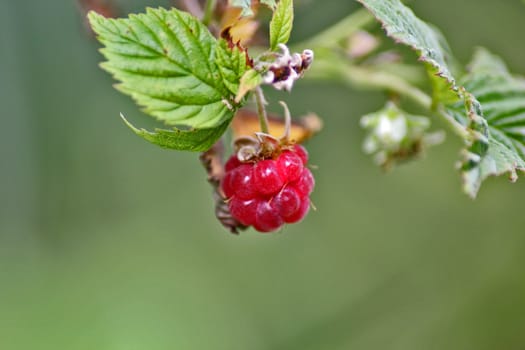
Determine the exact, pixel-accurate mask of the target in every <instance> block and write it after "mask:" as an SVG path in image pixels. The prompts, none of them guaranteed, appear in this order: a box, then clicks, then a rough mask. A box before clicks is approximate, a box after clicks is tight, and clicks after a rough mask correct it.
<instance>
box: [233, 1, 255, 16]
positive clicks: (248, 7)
mask: <svg viewBox="0 0 525 350" xmlns="http://www.w3.org/2000/svg"><path fill="white" fill-rule="evenodd" d="M229 4H230V6H233V7H240V8H241V9H242V12H241V17H248V16H253V10H252V2H251V0H229Z"/></svg>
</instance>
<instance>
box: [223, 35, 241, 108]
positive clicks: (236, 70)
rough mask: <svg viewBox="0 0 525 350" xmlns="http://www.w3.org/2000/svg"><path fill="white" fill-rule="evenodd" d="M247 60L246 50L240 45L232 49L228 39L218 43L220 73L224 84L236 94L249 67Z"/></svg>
mask: <svg viewBox="0 0 525 350" xmlns="http://www.w3.org/2000/svg"><path fill="white" fill-rule="evenodd" d="M247 60H248V57H247V54H246V50H242V49H240V48H239V47H238V46H234V47H233V48H232V49H230V48H229V46H228V43H227V42H226V40H223V39H221V40H219V42H218V45H217V65H218V67H219V73H220V75H221V77H222V81H223V83H224V85H225V86H226V88H227V89H228V90H229V92H230V93H231V94H232V95H234V96H235V95H236V94H237V92H238V91H239V84H240V81H241V77H242V76H243V75H244V73H245V72H246V69H247V68H248V66H247ZM235 102H237V103H238V102H239V101H237V100H236V101H235Z"/></svg>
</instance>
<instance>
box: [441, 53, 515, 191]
mask: <svg viewBox="0 0 525 350" xmlns="http://www.w3.org/2000/svg"><path fill="white" fill-rule="evenodd" d="M461 83H462V85H463V86H464V89H465V90H466V91H468V92H465V101H466V102H465V105H466V109H467V112H468V113H467V115H468V118H469V119H468V130H469V132H470V133H471V135H472V137H471V140H470V141H469V143H468V147H467V148H466V149H465V150H464V151H463V152H462V155H463V158H462V160H461V173H462V178H463V188H464V190H465V192H467V194H469V195H470V196H471V197H475V196H476V194H477V192H478V190H479V188H480V186H481V183H482V182H483V180H485V179H486V178H487V177H488V176H498V175H502V174H504V173H509V175H510V179H511V180H512V181H515V180H516V179H517V174H516V171H517V170H520V171H525V80H523V79H522V78H516V77H514V76H512V75H511V74H510V73H509V72H508V70H507V68H506V66H505V64H504V63H503V61H502V60H501V59H500V58H499V57H497V56H494V55H492V54H491V53H489V52H488V51H486V50H484V49H478V51H476V53H475V55H474V58H473V60H472V63H471V64H470V72H469V74H468V75H466V76H465V77H464V78H463V79H462V80H461ZM457 107H458V106H457V105H454V106H451V108H450V109H453V110H457Z"/></svg>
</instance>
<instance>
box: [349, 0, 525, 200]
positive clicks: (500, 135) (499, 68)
mask: <svg viewBox="0 0 525 350" xmlns="http://www.w3.org/2000/svg"><path fill="white" fill-rule="evenodd" d="M359 1H360V2H361V3H362V4H363V5H364V6H365V7H366V8H368V10H369V11H370V12H372V14H373V15H374V16H375V17H376V18H377V19H378V20H379V21H380V22H381V23H382V24H383V27H384V29H385V30H386V32H387V35H388V36H390V37H392V38H393V39H394V40H396V42H399V43H402V44H405V45H408V46H410V47H412V48H413V49H414V50H415V51H416V52H417V53H418V55H419V59H420V60H421V61H423V62H424V63H425V66H426V68H427V71H428V73H429V75H430V77H431V82H432V86H433V95H434V108H436V110H439V109H440V107H439V105H444V106H445V109H446V113H447V114H448V115H449V116H451V117H452V118H453V119H454V120H455V121H456V122H457V128H458V130H459V131H460V132H459V133H460V134H462V136H464V137H465V138H466V139H465V142H466V143H467V147H466V149H464V150H463V151H462V159H461V160H460V169H461V174H462V178H463V189H464V191H465V192H466V193H467V194H468V195H470V196H471V197H475V196H476V194H477V192H478V190H479V188H480V186H481V183H482V182H483V180H485V179H486V178H487V177H488V176H498V175H502V174H504V173H509V174H510V179H511V180H513V181H514V180H516V179H517V174H516V172H517V170H521V171H524V170H525V82H524V80H523V79H520V78H516V77H513V76H512V75H511V74H510V73H509V72H508V70H507V68H506V67H505V64H504V63H503V62H502V61H501V59H499V58H497V57H496V56H494V55H492V54H490V53H488V52H487V51H485V50H478V51H477V53H476V55H475V57H474V59H473V61H472V63H471V65H470V73H469V74H467V75H466V76H465V77H464V78H463V79H462V80H461V81H460V82H457V81H456V79H455V78H454V76H453V74H452V68H451V67H452V66H453V65H454V61H453V60H452V55H451V54H450V50H449V49H448V45H447V43H446V41H445V40H444V38H443V36H442V35H441V34H440V33H439V32H438V31H437V30H436V29H434V28H433V27H431V26H430V25H428V24H426V23H425V22H423V21H421V20H420V19H418V18H417V17H416V16H415V15H414V13H413V12H412V11H411V10H410V9H409V8H407V7H405V6H404V5H403V4H402V3H401V2H400V1H399V0H359Z"/></svg>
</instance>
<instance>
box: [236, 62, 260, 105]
mask: <svg viewBox="0 0 525 350" xmlns="http://www.w3.org/2000/svg"><path fill="white" fill-rule="evenodd" d="M261 82H262V76H261V73H259V72H258V71H256V70H255V69H250V70H247V71H246V73H244V75H243V76H242V78H241V85H240V87H239V92H238V93H237V96H236V97H235V101H236V102H239V101H241V100H242V98H243V97H244V96H245V95H246V94H247V93H248V92H249V91H251V90H253V89H255V88H256V87H257V86H259V85H261Z"/></svg>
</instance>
